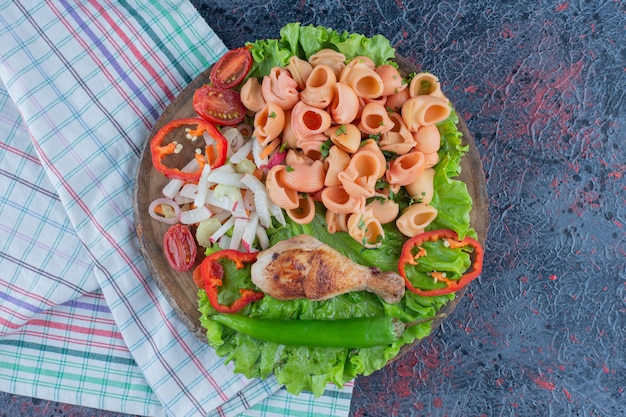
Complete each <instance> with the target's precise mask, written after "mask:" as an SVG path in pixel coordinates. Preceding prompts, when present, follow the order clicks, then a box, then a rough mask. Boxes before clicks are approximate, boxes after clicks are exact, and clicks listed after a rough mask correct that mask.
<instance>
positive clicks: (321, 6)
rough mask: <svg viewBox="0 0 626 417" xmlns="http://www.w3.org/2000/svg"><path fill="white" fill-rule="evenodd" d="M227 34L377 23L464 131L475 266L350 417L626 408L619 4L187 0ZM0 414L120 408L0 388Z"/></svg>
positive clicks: (364, 29) (625, 124)
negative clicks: (477, 239)
mask: <svg viewBox="0 0 626 417" xmlns="http://www.w3.org/2000/svg"><path fill="white" fill-rule="evenodd" d="M193 3H194V4H195V5H196V6H197V8H198V10H199V11H200V13H201V14H202V15H203V16H204V17H205V19H206V20H207V22H208V23H209V25H210V26H211V27H212V28H213V29H214V30H215V32H216V33H217V34H218V36H220V38H221V39H223V40H224V42H225V43H226V45H227V46H228V47H231V48H232V47H237V46H240V45H242V44H243V43H244V42H245V41H252V40H254V39H258V38H266V37H277V36H278V30H279V28H280V27H281V26H283V24H285V23H288V22H291V21H300V22H302V23H303V24H309V23H312V24H322V25H325V26H330V27H334V28H336V29H339V30H342V29H345V30H348V31H355V32H360V33H364V34H367V35H373V34H375V33H382V34H383V35H385V36H387V37H388V38H389V39H390V40H391V43H392V45H393V46H394V47H396V49H397V51H398V52H399V53H400V54H402V55H404V56H405V57H407V58H408V59H409V60H410V61H412V62H413V63H415V64H416V65H417V66H418V67H419V68H420V69H423V70H429V71H432V72H434V73H436V74H437V75H438V76H439V78H440V79H441V81H442V86H443V89H444V91H445V93H446V94H447V95H448V97H449V98H450V99H451V100H452V101H453V102H454V103H455V106H456V108H457V110H458V111H459V113H460V114H461V116H462V117H463V118H464V119H465V120H466V121H467V124H468V126H469V128H470V131H471V132H473V134H474V136H475V139H476V142H477V146H478V150H479V152H480V154H481V158H482V162H483V166H484V169H485V172H486V175H487V192H488V195H489V199H490V205H491V206H490V214H491V223H490V231H489V236H488V241H487V245H486V264H485V269H484V273H483V276H482V277H481V278H480V280H479V281H477V282H475V283H474V284H473V285H472V286H471V287H470V289H469V291H468V293H467V296H466V297H465V298H464V299H463V300H462V302H461V303H460V305H459V306H458V307H457V309H456V311H455V312H454V313H453V315H452V316H451V317H449V318H448V319H447V320H446V321H445V322H444V323H443V325H442V326H441V328H440V329H439V330H438V331H436V332H435V333H434V334H433V335H432V336H431V337H430V338H429V339H428V340H427V341H425V342H424V343H422V344H421V345H419V346H418V347H417V348H416V349H414V350H413V351H411V352H409V353H408V354H407V355H405V356H404V357H403V358H402V359H401V360H399V361H397V362H395V363H393V364H392V365H389V366H387V367H386V368H385V369H383V370H381V371H379V372H376V373H374V374H373V375H371V376H368V377H361V378H359V379H358V380H357V382H356V386H355V389H354V397H353V402H352V411H351V415H352V416H354V417H361V416H382V415H390V414H391V415H398V416H409V415H410V416H483V415H484V416H503V415H505V416H548V415H552V416H565V415H577V416H622V415H626V393H625V390H626V371H625V369H626V353H625V350H624V345H625V342H626V144H625V141H626V134H625V133H624V131H625V129H626V118H625V116H624V114H625V113H626V112H625V111H626V96H625V94H624V89H625V88H626V47H625V46H624V40H625V32H624V28H625V27H626V5H625V4H624V3H623V2H622V1H618V0H616V1H604V0H602V1H594V2H584V1H580V2H566V1H563V2H547V1H534V2H512V1H506V2H498V3H495V2H494V4H491V3H492V2H487V1H479V0H474V1H463V2H441V1H440V2H428V1H427V2H416V1H402V0H396V1H391V0H379V1H369V0H365V1H360V2H358V3H357V2H354V3H350V2H337V1H330V0H325V1H316V2H312V1H301V2H287V1H277V0H268V1H265V2H262V3H260V2H257V1H253V0H248V1H239V2H237V3H236V4H237V5H236V6H235V5H233V4H232V3H231V2H230V1H209V0H204V1H200V0H193ZM0 416H11V417H13V416H75V417H82V416H103V417H104V416H106V417H113V416H117V414H114V413H106V412H98V411H94V410H91V409H85V408H80V407H70V406H65V405H59V404H56V403H52V402H47V401H38V400H32V399H28V398H22V397H15V396H10V395H3V394H0Z"/></svg>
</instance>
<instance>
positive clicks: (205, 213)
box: [178, 205, 213, 224]
mask: <svg viewBox="0 0 626 417" xmlns="http://www.w3.org/2000/svg"><path fill="white" fill-rule="evenodd" d="M212 215H213V213H211V210H209V208H208V207H207V206H205V205H202V206H200V207H196V208H194V209H191V210H187V211H181V212H180V216H178V217H179V220H180V222H181V223H182V224H194V223H200V222H201V221H204V220H206V219H208V218H209V217H211V216H212Z"/></svg>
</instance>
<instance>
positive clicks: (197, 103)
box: [192, 85, 246, 126]
mask: <svg viewBox="0 0 626 417" xmlns="http://www.w3.org/2000/svg"><path fill="white" fill-rule="evenodd" d="M192 104H193V109H194V110H195V111H196V113H197V114H198V116H200V117H202V118H203V119H204V120H206V121H208V122H211V123H215V124H216V125H223V126H234V125H238V124H239V123H241V122H242V121H243V118H244V117H245V115H246V107H245V106H244V105H243V103H242V102H241V97H240V96H239V93H238V92H236V91H235V90H228V89H224V88H219V87H214V86H211V85H203V86H202V87H200V88H198V89H197V90H196V91H195V93H194V94H193V103H192Z"/></svg>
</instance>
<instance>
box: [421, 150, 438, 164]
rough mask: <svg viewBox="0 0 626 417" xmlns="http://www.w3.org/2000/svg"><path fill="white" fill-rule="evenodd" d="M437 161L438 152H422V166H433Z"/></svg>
mask: <svg viewBox="0 0 626 417" xmlns="http://www.w3.org/2000/svg"><path fill="white" fill-rule="evenodd" d="M438 163H439V153H437V152H433V153H427V154H424V168H431V167H434V166H435V165H437V164H438Z"/></svg>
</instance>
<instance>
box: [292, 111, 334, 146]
mask: <svg viewBox="0 0 626 417" xmlns="http://www.w3.org/2000/svg"><path fill="white" fill-rule="evenodd" d="M331 122H332V120H331V117H330V114H328V112H326V111H324V110H322V109H318V108H316V107H313V106H309V105H307V104H305V103H304V102H302V101H300V102H298V104H296V105H295V106H294V107H293V110H292V111H291V129H292V130H293V132H294V134H295V135H296V137H297V138H298V139H299V140H302V139H305V138H306V137H308V136H311V135H315V134H317V133H322V132H325V131H326V130H327V129H328V128H329V127H330V124H331Z"/></svg>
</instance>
